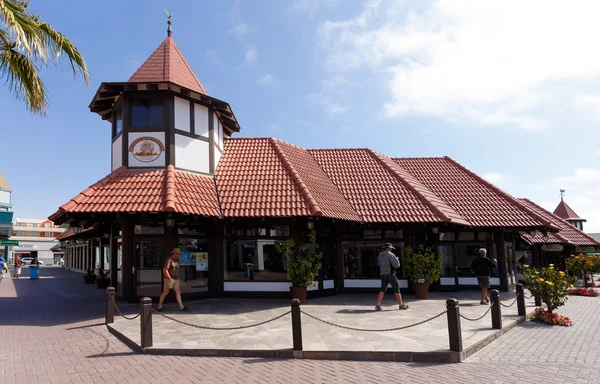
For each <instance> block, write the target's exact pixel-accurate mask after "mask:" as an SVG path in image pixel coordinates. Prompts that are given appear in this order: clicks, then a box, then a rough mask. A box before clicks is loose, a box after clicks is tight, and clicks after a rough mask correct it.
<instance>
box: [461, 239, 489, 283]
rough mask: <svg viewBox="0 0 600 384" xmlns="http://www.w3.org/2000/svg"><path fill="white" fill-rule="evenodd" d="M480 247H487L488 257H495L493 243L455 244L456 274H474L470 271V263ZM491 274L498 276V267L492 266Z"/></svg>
mask: <svg viewBox="0 0 600 384" xmlns="http://www.w3.org/2000/svg"><path fill="white" fill-rule="evenodd" d="M480 248H485V249H487V251H488V257H489V258H490V259H494V258H496V247H495V245H494V244H493V243H492V244H487V243H472V244H460V243H459V244H456V255H455V266H456V273H457V274H458V276H475V275H474V274H473V272H471V263H472V262H473V260H475V258H476V257H477V255H479V249H480ZM492 276H496V277H497V276H498V268H494V272H493V274H492Z"/></svg>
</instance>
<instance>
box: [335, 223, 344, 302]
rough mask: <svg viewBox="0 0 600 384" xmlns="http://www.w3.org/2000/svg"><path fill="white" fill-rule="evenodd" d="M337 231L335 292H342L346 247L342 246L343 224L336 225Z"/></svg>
mask: <svg viewBox="0 0 600 384" xmlns="http://www.w3.org/2000/svg"><path fill="white" fill-rule="evenodd" d="M334 231H335V254H336V256H337V257H336V260H335V262H336V263H337V264H336V268H335V292H336V293H340V292H341V291H342V290H343V289H344V247H343V246H342V226H341V225H336V226H335V227H334Z"/></svg>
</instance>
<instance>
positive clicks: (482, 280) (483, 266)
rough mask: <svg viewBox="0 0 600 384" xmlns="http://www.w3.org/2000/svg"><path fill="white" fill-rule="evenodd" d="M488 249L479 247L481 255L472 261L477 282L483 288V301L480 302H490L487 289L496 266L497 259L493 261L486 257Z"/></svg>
mask: <svg viewBox="0 0 600 384" xmlns="http://www.w3.org/2000/svg"><path fill="white" fill-rule="evenodd" d="M486 255H487V251H486V250H485V248H480V249H479V255H478V256H477V257H476V258H475V260H473V262H472V263H471V270H472V271H473V272H474V273H475V275H476V276H477V282H478V283H479V288H480V289H481V302H480V304H482V305H486V304H489V302H490V298H489V297H488V295H487V291H488V289H489V288H490V276H491V275H492V271H493V270H494V268H496V259H494V260H493V261H492V260H490V259H488V258H487V257H486Z"/></svg>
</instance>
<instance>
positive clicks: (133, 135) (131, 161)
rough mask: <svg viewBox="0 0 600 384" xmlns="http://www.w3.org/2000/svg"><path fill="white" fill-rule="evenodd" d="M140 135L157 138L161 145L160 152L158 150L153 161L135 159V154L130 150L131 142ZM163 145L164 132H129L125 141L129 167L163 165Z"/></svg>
mask: <svg viewBox="0 0 600 384" xmlns="http://www.w3.org/2000/svg"><path fill="white" fill-rule="evenodd" d="M140 137H153V138H155V139H157V140H158V141H159V142H160V143H161V144H162V145H163V150H162V152H160V155H159V156H158V157H157V158H156V159H154V160H153V161H149V162H144V161H140V160H138V159H136V158H135V156H133V152H132V151H131V149H132V148H131V144H132V143H133V142H134V141H135V140H136V139H139V138H140ZM164 145H165V133H164V132H131V133H130V134H129V140H128V143H127V153H128V156H129V166H130V167H164V166H165V158H166V155H165V151H164ZM156 150H159V148H156Z"/></svg>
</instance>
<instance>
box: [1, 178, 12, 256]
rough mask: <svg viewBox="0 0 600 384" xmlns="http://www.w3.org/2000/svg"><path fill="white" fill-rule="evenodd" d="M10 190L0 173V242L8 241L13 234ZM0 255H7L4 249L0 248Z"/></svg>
mask: <svg viewBox="0 0 600 384" xmlns="http://www.w3.org/2000/svg"><path fill="white" fill-rule="evenodd" d="M11 195H12V190H11V188H10V186H9V185H8V183H7V182H6V179H5V178H4V176H3V175H2V173H0V240H5V239H8V238H10V237H11V236H12V232H13V224H12V222H13V210H12V199H11ZM0 254H1V255H7V252H6V249H4V247H1V246H0Z"/></svg>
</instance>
